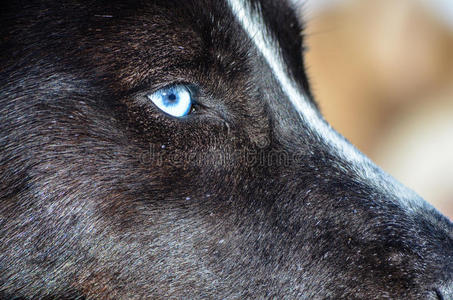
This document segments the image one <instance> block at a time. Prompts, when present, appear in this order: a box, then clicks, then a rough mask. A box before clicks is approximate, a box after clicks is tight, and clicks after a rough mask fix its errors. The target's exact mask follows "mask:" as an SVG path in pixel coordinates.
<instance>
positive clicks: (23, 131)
mask: <svg viewBox="0 0 453 300" xmlns="http://www.w3.org/2000/svg"><path fill="white" fill-rule="evenodd" d="M3 5H4V7H2V8H1V10H0V14H1V25H2V26H1V28H0V31H1V46H0V47H1V52H0V53H1V59H0V71H1V75H0V93H1V94H0V201H1V202H0V298H2V299H11V298H22V299H43V298H45V299H70V298H76V299H77V298H78V299H139V298H154V299H155V298H171V299H244V298H256V299H263V298H273V299H340V298H344V299H353V298H362V299H382V298H399V299H453V283H452V279H453V259H452V256H453V225H452V223H450V222H449V221H448V220H447V219H446V218H444V217H443V216H441V215H440V214H439V213H438V212H437V211H435V210H434V209H433V208H432V207H431V206H429V205H428V204H426V203H425V202H423V201H422V200H421V199H420V198H419V197H418V196H417V195H415V194H414V193H412V192H411V191H408V190H407V189H405V188H404V187H402V186H400V185H399V184H398V183H396V182H395V181H394V180H393V179H392V178H390V177H389V176H388V175H386V174H385V173H383V172H382V171H381V170H379V169H378V168H377V167H376V166H375V165H373V164H372V163H371V162H370V161H369V160H367V159H366V158H365V157H363V155H361V154H360V153H359V152H358V151H357V150H355V149H354V148H353V147H352V146H351V145H350V144H349V143H348V142H347V141H345V140H344V139H343V138H342V137H341V136H340V135H338V134H337V133H336V132H335V131H333V130H332V129H331V128H330V127H329V125H327V124H326V123H325V121H323V119H322V118H321V117H320V115H319V113H318V111H317V109H316V104H315V103H314V102H313V101H312V100H311V99H312V97H311V94H310V89H309V85H308V81H307V78H306V74H305V73H304V65H303V59H302V56H301V55H302V48H303V41H302V39H301V35H300V32H301V27H300V25H299V24H298V21H297V19H296V15H295V12H294V11H295V10H294V8H292V7H291V5H290V4H289V3H286V2H284V1H281V0H273V1H264V0H263V1H258V0H219V1H214V0H198V1H192V0H179V1H176V0H174V1H170V0H165V1H164V0H162V1H157V0H146V1H83V0H80V1H72V2H69V1H52V2H50V1H10V2H9V4H7V5H6V6H5V4H3Z"/></svg>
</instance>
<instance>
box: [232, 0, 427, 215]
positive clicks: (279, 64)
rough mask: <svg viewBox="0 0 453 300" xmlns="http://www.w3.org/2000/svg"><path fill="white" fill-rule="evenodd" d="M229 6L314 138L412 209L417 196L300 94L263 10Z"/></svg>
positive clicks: (241, 1) (243, 2)
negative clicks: (340, 132)
mask: <svg viewBox="0 0 453 300" xmlns="http://www.w3.org/2000/svg"><path fill="white" fill-rule="evenodd" d="M227 2H228V4H229V6H230V8H231V10H232V12H233V14H234V15H235V16H236V18H237V20H238V21H239V23H240V24H241V26H242V27H243V29H244V30H245V32H246V33H247V35H248V37H249V38H250V39H251V40H252V41H253V43H254V45H255V46H256V48H257V49H258V51H259V52H260V53H261V55H262V56H263V57H264V59H265V60H266V62H267V64H268V65H269V67H270V68H271V69H272V72H273V74H274V76H275V78H276V79H277V81H278V82H279V83H280V86H281V88H282V90H283V92H284V93H285V94H286V96H287V97H288V99H289V100H290V101H291V103H292V105H293V106H294V108H295V109H296V111H297V112H298V113H299V116H300V117H301V119H302V120H303V121H304V123H306V124H307V125H308V126H310V128H311V129H312V131H313V132H314V134H317V135H319V137H321V138H322V139H323V140H324V141H325V142H326V143H327V144H328V145H330V147H332V148H333V149H334V151H335V152H336V153H337V155H338V156H340V157H342V158H343V159H344V160H346V161H347V162H348V163H349V164H350V165H351V167H353V168H354V169H355V170H356V171H357V173H358V174H359V175H360V176H361V177H363V178H364V179H368V180H371V181H372V182H375V183H376V184H378V185H380V186H381V188H383V189H385V190H387V191H388V192H392V193H393V194H394V195H395V194H396V196H397V197H399V198H400V199H407V201H409V202H411V203H410V204H411V205H409V206H411V207H412V206H413V204H414V203H412V201H411V200H409V199H416V198H418V197H417V196H416V194H415V193H414V192H412V191H411V190H409V189H407V188H405V187H403V186H402V185H401V184H399V183H397V182H396V181H395V180H393V178H391V177H390V176H388V175H387V174H385V173H383V172H380V171H377V167H376V166H375V165H374V164H373V163H372V162H371V161H370V160H369V159H368V158H367V157H366V156H364V155H363V154H362V153H360V152H359V151H358V150H357V149H356V148H355V147H354V146H352V145H351V144H350V143H348V142H347V141H346V140H345V139H344V138H343V137H342V136H341V135H340V134H338V133H337V132H336V131H335V130H333V129H332V128H331V126H330V125H329V124H327V122H325V121H324V119H323V118H322V117H321V116H320V114H319V112H318V111H317V110H316V109H315V108H314V106H313V105H312V104H311V102H310V101H309V100H308V99H307V98H306V96H304V95H303V94H302V93H301V92H300V89H299V87H298V86H297V84H296V83H295V81H294V80H293V79H292V78H290V76H289V75H288V73H289V72H288V70H287V68H286V67H285V64H284V61H283V59H282V56H281V53H280V48H279V47H278V44H277V43H276V41H275V40H273V39H272V38H271V35H270V34H268V32H267V28H266V26H265V24H264V21H263V18H262V16H261V14H260V8H259V7H256V8H255V9H254V8H252V7H251V5H250V3H249V2H248V0H227ZM301 51H302V50H301ZM407 204H409V203H407ZM416 206H418V205H416Z"/></svg>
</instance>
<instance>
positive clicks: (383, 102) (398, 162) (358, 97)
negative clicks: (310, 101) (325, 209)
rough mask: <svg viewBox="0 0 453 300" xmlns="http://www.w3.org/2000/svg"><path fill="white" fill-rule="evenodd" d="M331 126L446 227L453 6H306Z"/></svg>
mask: <svg viewBox="0 0 453 300" xmlns="http://www.w3.org/2000/svg"><path fill="white" fill-rule="evenodd" d="M305 1H306V2H305V3H304V5H303V6H302V9H301V11H300V13H301V15H302V16H303V18H304V19H305V20H306V22H307V24H306V30H305V35H306V45H307V47H308V49H307V52H306V60H307V67H308V74H309V77H310V80H311V84H312V88H313V93H314V94H315V97H316V99H317V101H318V102H319V104H320V107H321V110H322V112H323V113H324V116H325V117H326V119H327V120H328V121H329V122H330V123H331V124H332V126H333V127H334V128H335V129H337V130H338V131H339V132H340V133H342V134H343V135H344V136H345V137H346V138H348V139H349V140H350V141H351V142H352V143H353V144H354V145H356V146H357V147H358V148H359V149H360V150H361V151H362V152H364V153H365V154H367V155H368V156H369V157H371V159H372V160H373V161H375V162H376V163H377V164H378V165H379V166H381V167H382V168H383V169H384V170H386V171H387V172H389V173H390V174H392V175H393V176H394V177H396V178H397V179H398V180H399V181H401V182H403V183H404V184H405V185H407V186H409V187H410V188H412V189H413V190H415V191H416V192H417V193H418V194H420V195H421V196H422V197H423V198H425V199H426V200H427V201H428V202H430V203H432V204H433V205H434V206H435V207H436V208H437V209H438V210H440V211H441V212H443V213H444V214H445V215H447V216H448V217H449V218H450V220H453V0H305Z"/></svg>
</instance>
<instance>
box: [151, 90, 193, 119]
mask: <svg viewBox="0 0 453 300" xmlns="http://www.w3.org/2000/svg"><path fill="white" fill-rule="evenodd" d="M147 97H148V99H149V100H151V101H152V102H153V103H154V104H155V105H156V106H157V107H158V108H159V109H161V110H162V111H163V112H165V113H167V114H169V115H171V116H173V117H184V116H186V115H188V114H189V112H190V109H191V108H192V95H191V94H190V91H189V89H188V88H187V87H185V86H184V85H175V86H172V87H167V88H163V89H160V90H158V91H156V92H154V93H152V94H148V95H147Z"/></svg>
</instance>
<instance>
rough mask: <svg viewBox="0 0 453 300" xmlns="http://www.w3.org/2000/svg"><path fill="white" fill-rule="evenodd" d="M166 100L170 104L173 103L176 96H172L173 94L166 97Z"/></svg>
mask: <svg viewBox="0 0 453 300" xmlns="http://www.w3.org/2000/svg"><path fill="white" fill-rule="evenodd" d="M168 100H169V101H170V102H174V101H175V100H176V95H175V94H173V93H172V94H170V95H168Z"/></svg>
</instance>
